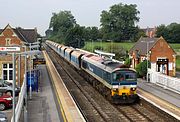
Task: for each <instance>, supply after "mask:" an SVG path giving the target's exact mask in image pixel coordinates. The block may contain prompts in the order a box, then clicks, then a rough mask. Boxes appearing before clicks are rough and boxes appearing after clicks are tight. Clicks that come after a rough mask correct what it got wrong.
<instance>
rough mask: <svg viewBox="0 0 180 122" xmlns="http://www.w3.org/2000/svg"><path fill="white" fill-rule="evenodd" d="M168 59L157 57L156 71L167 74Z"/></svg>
mask: <svg viewBox="0 0 180 122" xmlns="http://www.w3.org/2000/svg"><path fill="white" fill-rule="evenodd" d="M168 62H169V61H168V59H158V61H157V71H158V72H161V73H163V74H166V75H169V68H168Z"/></svg>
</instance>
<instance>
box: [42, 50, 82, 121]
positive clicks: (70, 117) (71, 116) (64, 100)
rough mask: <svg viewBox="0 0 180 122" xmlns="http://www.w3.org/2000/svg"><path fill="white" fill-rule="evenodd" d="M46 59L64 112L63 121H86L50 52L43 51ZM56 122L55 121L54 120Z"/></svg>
mask: <svg viewBox="0 0 180 122" xmlns="http://www.w3.org/2000/svg"><path fill="white" fill-rule="evenodd" d="M43 55H44V58H45V60H46V66H47V70H48V72H49V75H50V77H51V81H52V86H53V89H54V91H55V95H56V98H57V101H58V105H59V109H60V111H61V113H62V117H63V121H65V122H66V121H68V122H85V119H84V117H83V115H82V113H81V112H80V110H79V108H78V107H77V105H76V103H75V102H74V100H73V98H72V97H71V95H70V93H69V91H68V90H67V88H66V86H65V84H64V83H63V81H62V79H61V77H60V75H59V73H58V72H57V70H56V68H55V66H54V64H53V63H52V61H51V59H50V58H49V56H48V54H47V53H46V52H45V51H43ZM53 122H55V121H53Z"/></svg>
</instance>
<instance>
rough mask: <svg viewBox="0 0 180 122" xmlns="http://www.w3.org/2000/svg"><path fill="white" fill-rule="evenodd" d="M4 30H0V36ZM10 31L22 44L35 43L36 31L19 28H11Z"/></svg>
mask: <svg viewBox="0 0 180 122" xmlns="http://www.w3.org/2000/svg"><path fill="white" fill-rule="evenodd" d="M7 26H8V25H7ZM7 26H6V27H7ZM6 27H5V28H6ZM5 28H4V29H5ZM4 29H0V34H1V33H2V32H3V31H4ZM12 29H13V31H14V32H15V33H16V35H17V36H18V37H19V38H20V39H21V40H22V41H24V42H28V43H33V42H36V41H37V30H36V29H23V28H20V27H18V28H12Z"/></svg>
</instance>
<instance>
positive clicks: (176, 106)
mask: <svg viewBox="0 0 180 122" xmlns="http://www.w3.org/2000/svg"><path fill="white" fill-rule="evenodd" d="M137 93H138V94H139V95H140V96H142V97H145V98H147V100H149V102H152V103H153V104H155V105H157V106H158V107H160V108H161V109H163V110H164V111H165V112H168V113H169V114H171V115H173V116H175V117H176V118H179V119H180V94H178V93H175V92H173V91H170V90H168V89H165V88H163V87H160V86H158V85H156V84H153V83H149V82H147V81H146V80H143V79H138V91H137Z"/></svg>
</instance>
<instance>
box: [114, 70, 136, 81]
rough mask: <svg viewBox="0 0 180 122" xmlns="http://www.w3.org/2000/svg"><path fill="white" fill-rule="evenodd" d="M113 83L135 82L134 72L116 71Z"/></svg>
mask: <svg viewBox="0 0 180 122" xmlns="http://www.w3.org/2000/svg"><path fill="white" fill-rule="evenodd" d="M113 81H119V82H121V81H136V73H135V72H134V71H130V70H128V71H116V72H114V73H113Z"/></svg>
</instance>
